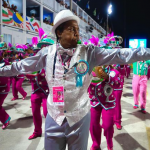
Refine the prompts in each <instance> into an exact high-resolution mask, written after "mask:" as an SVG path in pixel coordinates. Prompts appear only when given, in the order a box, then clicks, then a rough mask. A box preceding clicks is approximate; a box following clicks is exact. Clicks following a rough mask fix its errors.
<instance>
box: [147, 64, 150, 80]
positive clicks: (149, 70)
mask: <svg viewBox="0 0 150 150" xmlns="http://www.w3.org/2000/svg"><path fill="white" fill-rule="evenodd" d="M149 78H150V66H148V72H147V79H148V80H149Z"/></svg>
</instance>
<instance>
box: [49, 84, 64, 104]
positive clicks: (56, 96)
mask: <svg viewBox="0 0 150 150" xmlns="http://www.w3.org/2000/svg"><path fill="white" fill-rule="evenodd" d="M52 89H53V103H55V104H56V105H61V106H62V105H64V87H63V86H53V88H52Z"/></svg>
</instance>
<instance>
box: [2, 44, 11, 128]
mask: <svg viewBox="0 0 150 150" xmlns="http://www.w3.org/2000/svg"><path fill="white" fill-rule="evenodd" d="M2 46H3V43H0V68H2V67H4V66H7V65H10V64H9V62H8V61H7V60H6V59H4V58H3V57H2V55H3V51H4V49H2ZM9 90H10V78H9V77H0V122H2V124H3V126H2V129H5V128H6V127H7V126H8V125H9V122H10V119H11V118H10V116H9V115H8V114H7V113H6V111H5V110H4V108H3V107H2V105H3V103H4V100H5V99H6V97H7V95H8V93H9Z"/></svg>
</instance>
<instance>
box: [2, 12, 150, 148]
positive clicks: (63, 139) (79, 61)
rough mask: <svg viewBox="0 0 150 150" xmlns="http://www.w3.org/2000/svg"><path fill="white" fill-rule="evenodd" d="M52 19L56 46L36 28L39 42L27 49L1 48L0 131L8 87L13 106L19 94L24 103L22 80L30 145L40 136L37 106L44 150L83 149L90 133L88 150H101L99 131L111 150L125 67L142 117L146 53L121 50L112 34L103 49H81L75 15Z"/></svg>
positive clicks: (92, 45)
mask: <svg viewBox="0 0 150 150" xmlns="http://www.w3.org/2000/svg"><path fill="white" fill-rule="evenodd" d="M55 19H56V21H55V24H54V26H53V29H52V33H53V34H55V33H56V37H57V44H54V41H53V40H51V39H49V38H47V35H46V34H45V32H44V31H43V29H42V28H40V29H39V38H40V41H38V39H37V38H36V37H34V38H33V40H32V44H28V43H27V44H26V45H22V44H16V46H15V47H13V46H12V45H11V44H8V46H7V45H6V44H5V43H4V42H1V43H0V76H1V77H0V81H1V82H0V121H1V122H2V124H3V126H2V129H6V128H7V126H8V125H9V123H10V121H11V117H12V118H13V116H10V115H9V114H7V113H6V111H5V110H4V108H3V107H2V104H3V103H4V100H5V99H6V97H7V95H8V93H9V90H10V84H12V94H13V97H12V101H14V100H17V99H18V92H20V94H21V95H22V99H23V100H24V99H25V98H26V96H27V93H26V92H25V91H24V89H23V88H22V82H23V80H24V78H25V76H26V78H28V80H29V81H30V83H31V87H32V94H31V108H32V115H33V122H34V127H35V128H34V132H33V134H32V135H31V136H29V138H28V139H29V140H31V139H34V138H37V137H41V135H42V117H41V112H40V107H41V105H42V106H43V114H44V116H45V117H46V122H45V150H60V149H63V150H65V147H66V144H68V149H69V150H77V149H83V150H86V149H87V142H88V137H89V136H88V135H89V130H90V133H91V137H92V141H93V143H92V145H91V149H90V150H101V148H100V146H101V132H102V129H104V136H105V137H106V141H107V148H108V150H113V134H114V124H115V125H116V128H117V129H118V130H121V129H122V125H121V122H122V115H121V97H122V91H123V86H124V78H125V77H126V78H129V76H130V72H131V71H130V70H131V65H128V64H131V63H133V74H134V76H133V94H134V106H133V108H134V109H137V108H139V107H140V109H141V112H142V113H143V114H145V113H146V110H145V108H146V88H147V75H148V78H149V75H150V73H149V72H150V71H149V68H148V66H150V61H149V60H148V59H150V50H149V49H145V48H139V49H133V50H131V49H123V48H121V47H120V46H119V44H120V43H121V41H122V40H120V39H121V38H120V37H119V36H114V35H112V34H110V35H107V36H106V37H103V40H104V45H100V44H99V39H98V38H97V37H94V36H92V38H91V39H90V40H89V42H83V41H82V44H81V42H77V41H78V40H79V26H78V25H79V18H78V17H77V16H75V15H73V13H72V12H71V11H69V10H63V11H61V12H59V13H58V14H57V16H56V18H55ZM117 38H118V39H119V40H118V39H117ZM77 44H78V45H77ZM139 52H141V53H139ZM10 64H11V65H10ZM10 76H11V77H10ZM139 94H140V98H141V99H140V106H139V102H138V95H139ZM101 115H102V125H101V123H100V118H101ZM90 118H91V119H90Z"/></svg>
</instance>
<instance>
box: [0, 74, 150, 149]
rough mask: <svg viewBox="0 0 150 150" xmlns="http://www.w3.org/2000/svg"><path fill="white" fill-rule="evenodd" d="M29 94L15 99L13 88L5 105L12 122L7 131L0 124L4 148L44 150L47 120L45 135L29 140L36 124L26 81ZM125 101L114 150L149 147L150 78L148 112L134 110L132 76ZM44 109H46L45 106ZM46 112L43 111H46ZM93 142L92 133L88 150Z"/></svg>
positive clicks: (104, 142) (116, 131)
mask: <svg viewBox="0 0 150 150" xmlns="http://www.w3.org/2000/svg"><path fill="white" fill-rule="evenodd" d="M23 87H24V89H25V91H27V93H28V96H27V98H26V99H25V100H22V99H21V96H20V95H19V97H20V99H19V100H16V101H13V102H12V101H11V98H12V93H11V91H10V93H9V95H8V96H7V98H6V100H5V102H4V104H3V106H4V108H5V110H6V111H7V112H8V114H9V115H10V116H11V122H10V125H9V127H8V128H7V129H6V130H2V129H1V127H2V124H1V123H0V150H44V122H45V118H44V116H43V124H42V128H43V134H42V137H41V138H37V139H34V140H28V137H29V136H30V135H31V134H32V133H33V130H34V125H33V120H32V111H31V108H30V106H31V102H30V95H31V86H30V83H29V82H28V81H25V82H24V83H23ZM121 104H122V117H123V119H122V126H123V128H122V130H117V129H116V127H115V126H114V128H115V132H114V140H113V141H114V150H149V147H150V145H149V144H150V143H149V142H150V81H148V88H147V105H146V110H147V114H142V113H141V112H140V109H137V110H134V109H133V92H132V77H130V78H129V79H125V85H124V90H123V96H122V99H121ZM41 111H42V109H41ZM42 114H43V113H42ZM91 144H92V140H91V137H90V136H89V141H88V150H90V146H91ZM101 149H102V150H107V145H106V139H105V137H104V136H103V133H102V142H101Z"/></svg>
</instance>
